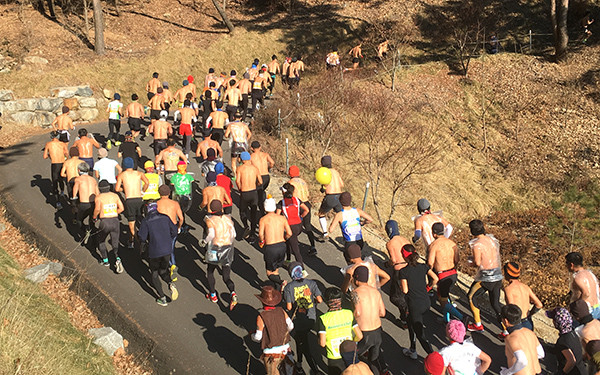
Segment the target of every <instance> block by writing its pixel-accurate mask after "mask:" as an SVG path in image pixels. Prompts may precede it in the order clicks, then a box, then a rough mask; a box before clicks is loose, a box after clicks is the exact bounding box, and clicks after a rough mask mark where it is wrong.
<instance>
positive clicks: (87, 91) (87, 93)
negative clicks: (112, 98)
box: [75, 86, 94, 98]
mask: <svg viewBox="0 0 600 375" xmlns="http://www.w3.org/2000/svg"><path fill="white" fill-rule="evenodd" d="M75 95H77V96H83V97H85V98H89V97H91V96H92V95H94V92H93V91H92V89H91V88H90V86H79V87H77V91H75Z"/></svg>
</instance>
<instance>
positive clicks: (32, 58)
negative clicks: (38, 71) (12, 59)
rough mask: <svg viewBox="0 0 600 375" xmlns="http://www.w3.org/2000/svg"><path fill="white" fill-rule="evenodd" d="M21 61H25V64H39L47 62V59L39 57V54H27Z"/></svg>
mask: <svg viewBox="0 0 600 375" xmlns="http://www.w3.org/2000/svg"><path fill="white" fill-rule="evenodd" d="M23 61H25V62H26V63H27V64H39V65H46V64H48V60H46V59H45V58H43V57H39V56H27V57H25V58H24V59H23Z"/></svg>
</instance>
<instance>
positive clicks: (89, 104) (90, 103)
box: [79, 98, 98, 108]
mask: <svg viewBox="0 0 600 375" xmlns="http://www.w3.org/2000/svg"><path fill="white" fill-rule="evenodd" d="M97 105H98V101H97V100H96V99H95V98H81V99H79V106H80V107H81V108H96V106H97Z"/></svg>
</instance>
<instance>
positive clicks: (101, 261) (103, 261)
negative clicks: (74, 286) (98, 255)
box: [98, 258, 110, 267]
mask: <svg viewBox="0 0 600 375" xmlns="http://www.w3.org/2000/svg"><path fill="white" fill-rule="evenodd" d="M98 264H101V265H103V266H104V267H109V266H110V263H108V258H106V259H100V261H99V262H98Z"/></svg>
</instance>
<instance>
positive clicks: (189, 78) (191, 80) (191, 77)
mask: <svg viewBox="0 0 600 375" xmlns="http://www.w3.org/2000/svg"><path fill="white" fill-rule="evenodd" d="M187 80H188V82H189V83H192V82H194V76H192V75H189V76H188V79H187Z"/></svg>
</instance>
